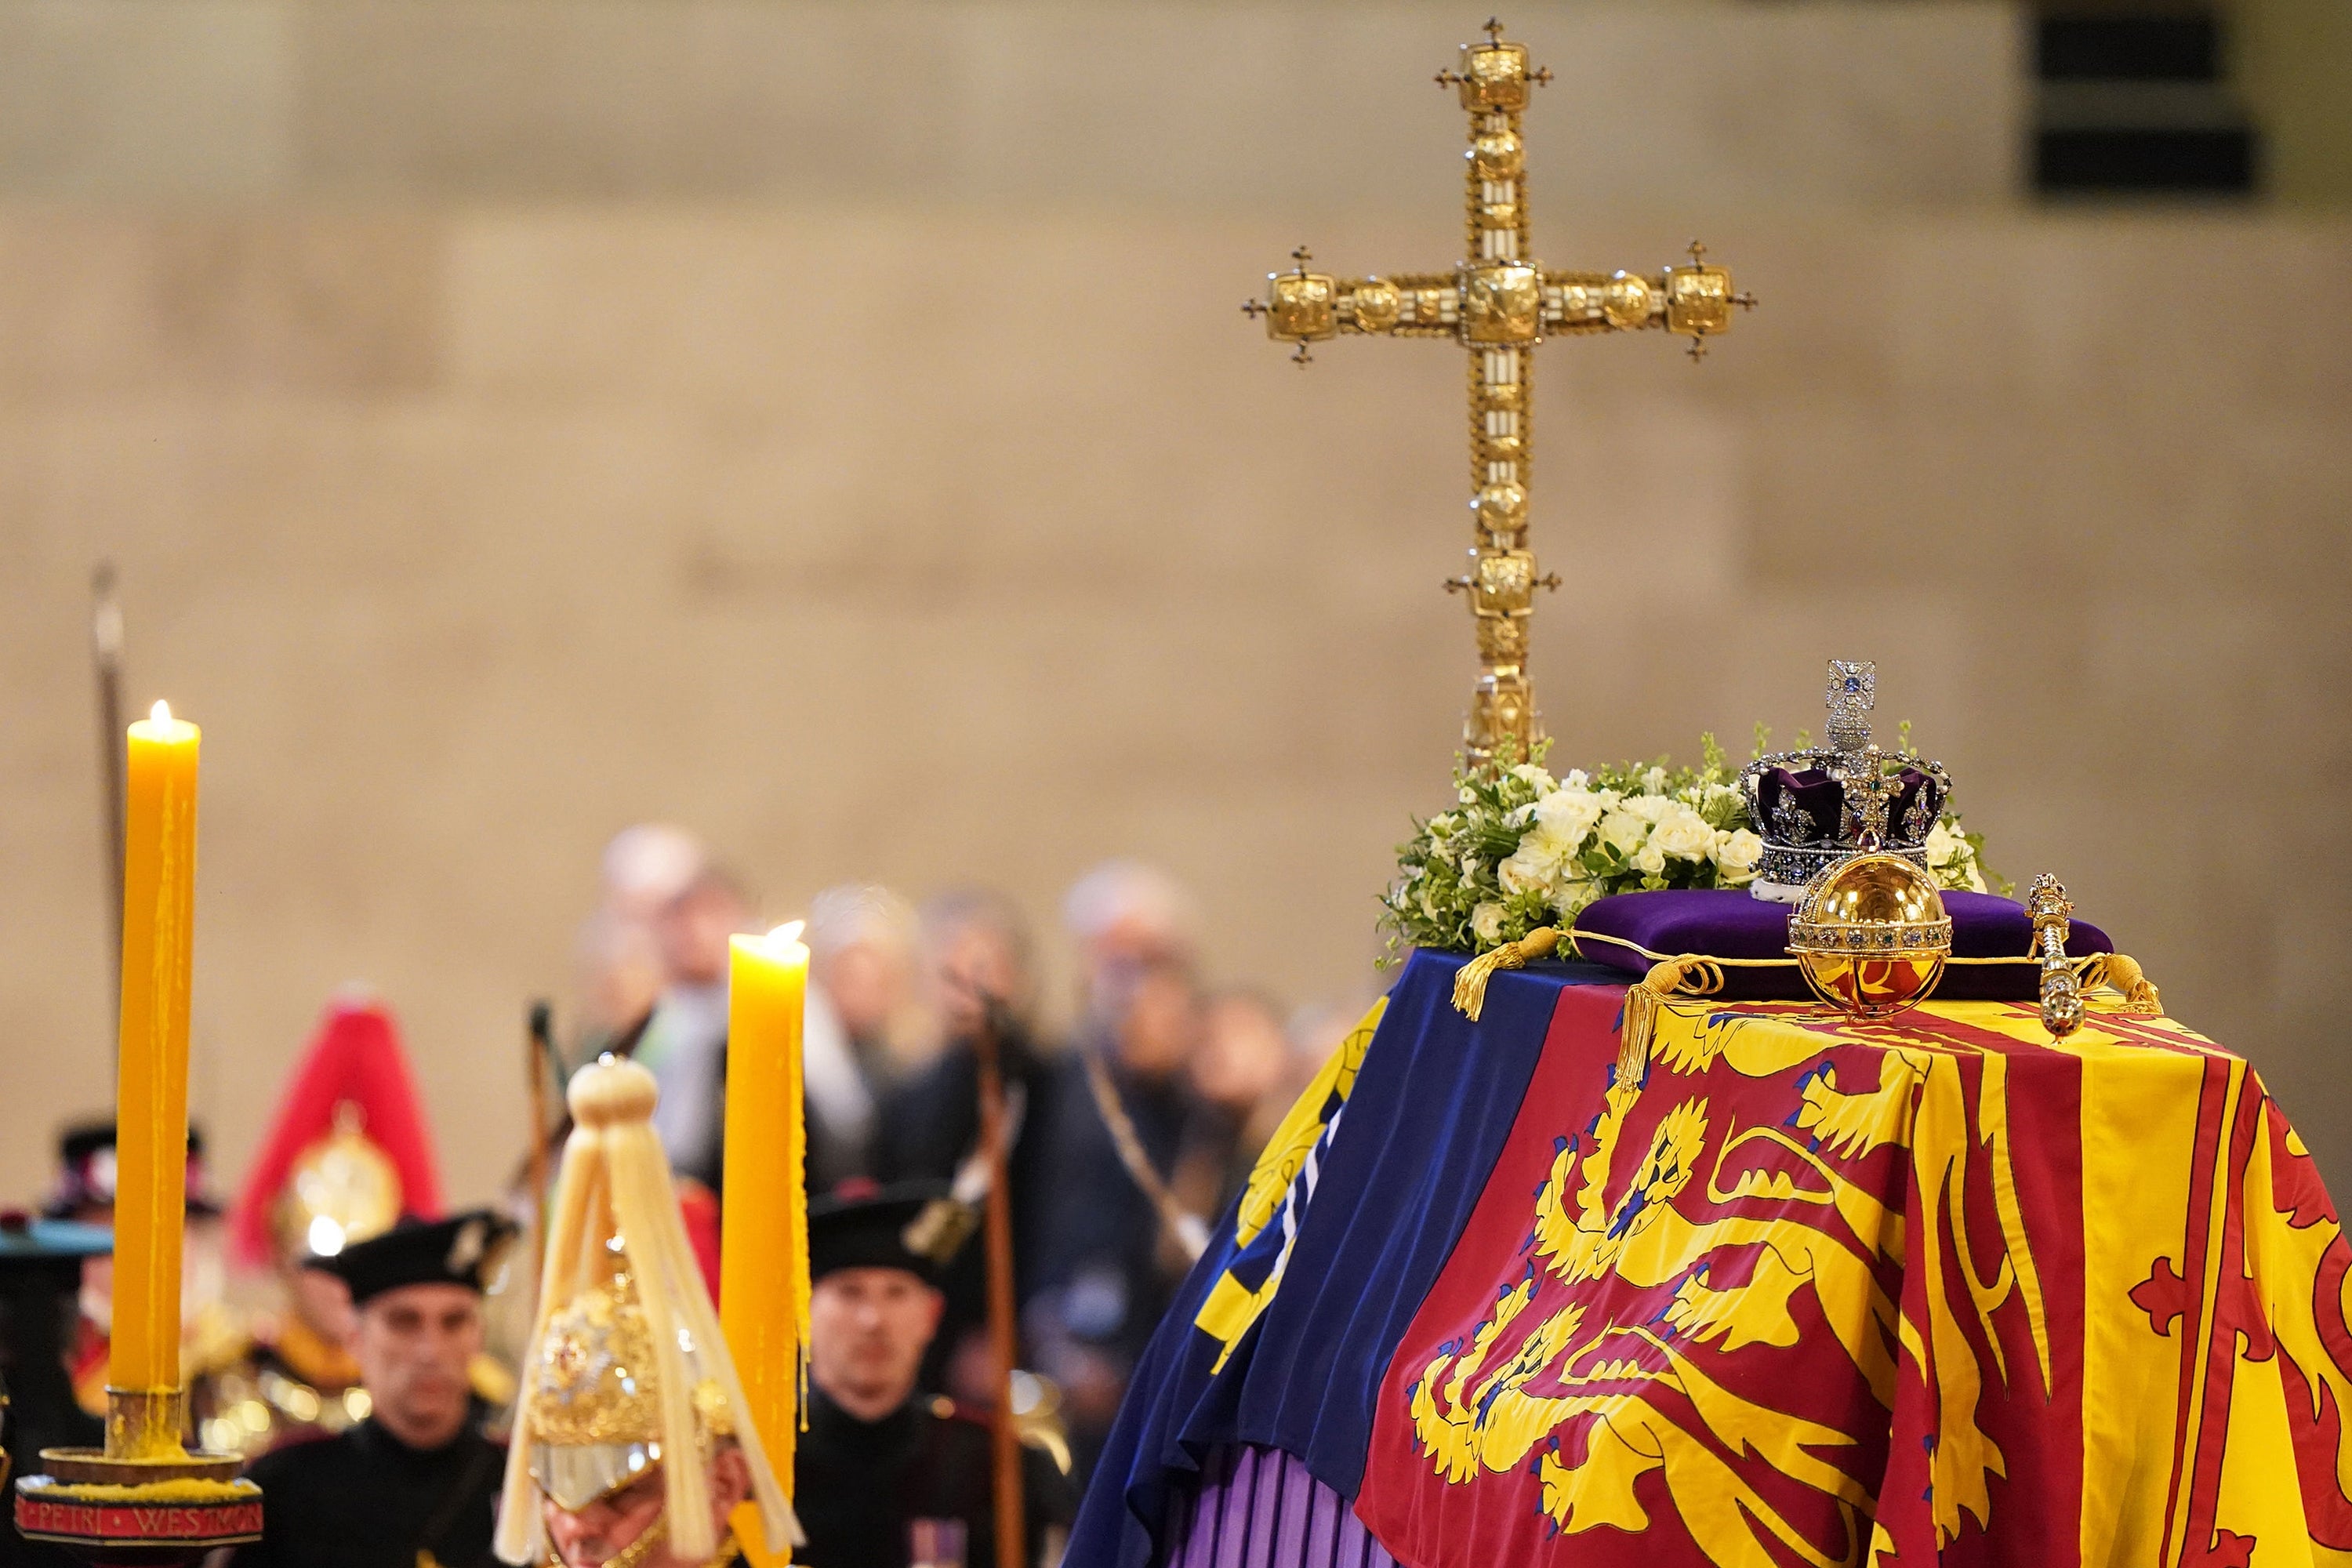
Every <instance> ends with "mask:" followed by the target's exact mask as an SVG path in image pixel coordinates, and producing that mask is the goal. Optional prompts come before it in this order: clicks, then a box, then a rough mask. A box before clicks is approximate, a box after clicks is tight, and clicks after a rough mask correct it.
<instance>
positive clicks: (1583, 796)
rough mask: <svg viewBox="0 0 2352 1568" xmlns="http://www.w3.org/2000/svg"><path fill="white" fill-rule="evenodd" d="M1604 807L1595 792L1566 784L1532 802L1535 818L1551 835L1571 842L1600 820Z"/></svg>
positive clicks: (1572, 843)
mask: <svg viewBox="0 0 2352 1568" xmlns="http://www.w3.org/2000/svg"><path fill="white" fill-rule="evenodd" d="M1570 776H1571V777H1573V776H1574V775H1573V774H1571V775H1570ZM1605 809H1606V807H1605V806H1604V805H1602V804H1601V797H1600V796H1599V795H1595V794H1593V793H1592V792H1591V790H1588V789H1578V788H1576V787H1575V786H1574V785H1570V787H1569V788H1567V789H1563V790H1558V791H1555V792H1554V793H1552V794H1550V795H1546V796H1544V797H1543V798H1542V799H1541V800H1539V801H1538V802H1536V820H1537V821H1538V822H1539V823H1541V824H1543V830H1544V831H1545V832H1546V833H1547V834H1549V835H1550V836H1551V837H1553V838H1556V839H1558V840H1559V841H1561V842H1563V843H1566V844H1568V845H1570V846H1574V845H1578V844H1581V843H1583V842H1584V836H1585V835H1586V834H1588V833H1590V832H1591V831H1592V825H1593V824H1594V823H1596V822H1599V821H1600V820H1601V812H1602V811H1603V810H1605Z"/></svg>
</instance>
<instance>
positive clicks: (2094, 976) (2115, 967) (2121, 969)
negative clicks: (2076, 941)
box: [2083, 952, 2164, 1016]
mask: <svg viewBox="0 0 2352 1568" xmlns="http://www.w3.org/2000/svg"><path fill="white" fill-rule="evenodd" d="M2083 984H2084V986H2085V987H2086V988H2088V987H2091V986H2096V985H2112V986H2114V987H2115V988H2116V990H2118V991H2120V992H2122V993H2123V994H2124V1011H2125V1012H2126V1013H2144V1014H2148V1015H2150V1016H2153V1015H2155V1014H2158V1013H2161V1012H2163V1011H2164V1003H2163V1000H2162V999H2161V998H2160V997H2158V995H2157V993H2156V985H2155V983H2154V982H2152V981H2150V980H2149V979H2148V977H2147V971H2146V970H2144V969H2142V968H2141V967H2140V966H2139V960H2137V959H2136V958H2133V957H2131V956H2130V955H2129V954H2127V953H2121V952H2103V953H2100V954H2099V955H2098V956H2097V957H2096V958H2095V959H2093V960H2092V961H2091V964H2090V968H2089V971H2088V973H2085V974H2084V976H2083Z"/></svg>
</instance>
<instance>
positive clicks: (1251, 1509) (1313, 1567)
mask: <svg viewBox="0 0 2352 1568" xmlns="http://www.w3.org/2000/svg"><path fill="white" fill-rule="evenodd" d="M1162 1539H1163V1540H1164V1541H1165V1542H1167V1554H1166V1555H1165V1556H1164V1557H1163V1558H1162V1559H1161V1563H1162V1564H1163V1568H1396V1559H1395V1558H1393V1557H1391V1556H1390V1555H1389V1554H1388V1553H1387V1552H1384V1551H1382V1550H1381V1544H1380V1542H1377V1541H1374V1540H1373V1539H1372V1538H1371V1536H1370V1533H1369V1532H1367V1531H1365V1529H1364V1527H1363V1525H1362V1523H1361V1522H1360V1521H1358V1520H1357V1518H1356V1514H1355V1510H1353V1509H1351V1508H1350V1507H1349V1505H1348V1500H1347V1499H1346V1498H1343V1497H1341V1496H1340V1495H1339V1493H1338V1492H1335V1491H1333V1490H1332V1489H1330V1488H1329V1487H1327V1486H1325V1485H1324V1484H1323V1483H1322V1482H1321V1481H1318V1480H1317V1479H1315V1478H1314V1477H1313V1476H1312V1475H1310V1474H1308V1473H1307V1466H1306V1464H1305V1462H1304V1461H1302V1460H1300V1459H1297V1458H1294V1457H1293V1456H1291V1455H1289V1454H1286V1453H1284V1452H1283V1451H1282V1450H1281V1449H1279V1448H1262V1447H1257V1446H1256V1445H1255V1444H1251V1443H1236V1444H1233V1445H1230V1446H1228V1447H1222V1448H1218V1449H1216V1450H1215V1451H1213V1453H1211V1454H1210V1455H1209V1457H1208V1458H1207V1460H1206V1461H1205V1462H1204V1463H1203V1464H1202V1467H1201V1479H1200V1484H1199V1486H1197V1487H1195V1488H1191V1489H1186V1490H1183V1491H1180V1492H1178V1493H1176V1494H1175V1496H1174V1497H1173V1498H1172V1499H1171V1500H1170V1504H1169V1521H1168V1529H1167V1531H1165V1532H1164V1534H1163V1536H1162Z"/></svg>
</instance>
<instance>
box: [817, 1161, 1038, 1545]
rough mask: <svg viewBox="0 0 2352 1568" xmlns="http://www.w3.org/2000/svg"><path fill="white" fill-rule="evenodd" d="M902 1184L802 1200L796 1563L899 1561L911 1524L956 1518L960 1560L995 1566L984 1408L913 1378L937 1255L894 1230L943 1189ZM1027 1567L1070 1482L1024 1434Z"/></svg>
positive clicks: (933, 1327)
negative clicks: (804, 1542) (925, 1388)
mask: <svg viewBox="0 0 2352 1568" xmlns="http://www.w3.org/2000/svg"><path fill="white" fill-rule="evenodd" d="M943 1191H944V1189H943V1188H940V1187H935V1186H928V1185H925V1186H915V1185H908V1186H901V1187H894V1188H891V1189H889V1190H888V1191H887V1192H875V1193H871V1194H861V1195H856V1196H836V1197H832V1198H824V1199H819V1200H817V1201H816V1202H814V1203H812V1204H811V1205H809V1272H810V1275H811V1277H812V1279H814V1283H815V1296H814V1300H813V1301H812V1303H811V1310H810V1325H809V1326H810V1346H809V1429H808V1431H807V1432H806V1433H805V1434H803V1436H802V1437H801V1441H800V1448H799V1452H798V1454H797V1455H796V1457H795V1462H794V1466H793V1475H794V1479H795V1481H796V1483H797V1484H796V1485H795V1486H794V1487H793V1506H794V1508H795V1509H797V1510H798V1511H799V1513H800V1520H801V1528H802V1529H803V1530H804V1531H807V1532H808V1546H807V1549H806V1550H805V1551H804V1552H800V1553H798V1554H796V1555H795V1557H794V1559H793V1561H794V1562H796V1563H806V1564H807V1565H808V1568H908V1563H910V1562H911V1561H912V1557H911V1552H910V1542H911V1541H912V1538H913V1531H914V1530H915V1528H916V1526H917V1525H918V1524H923V1523H927V1522H928V1523H929V1524H932V1525H936V1524H937V1523H939V1522H941V1521H947V1522H954V1523H961V1525H962V1526H963V1531H964V1555H963V1561H964V1563H965V1564H966V1565H967V1568H1000V1565H999V1564H998V1563H997V1561H996V1510H995V1503H994V1491H993V1481H992V1468H991V1462H992V1461H991V1451H990V1447H989V1428H988V1422H987V1419H986V1417H985V1416H984V1415H980V1414H978V1413H976V1412H971V1411H966V1410H963V1409H961V1408H960V1407H958V1406H957V1405H954V1404H953V1403H952V1402H950V1401H949V1400H946V1399H940V1398H932V1397H927V1396H925V1395H924V1394H920V1393H919V1392H918V1391H917V1389H916V1385H915V1380H916V1374H917V1373H918V1371H919V1368H920V1367H921V1365H922V1361H923V1352H924V1351H925V1350H926V1349H927V1348H928V1347H929V1344H930V1342H931V1336H932V1335H933V1334H934V1333H935V1332H937V1331H938V1329H939V1324H940V1310H941V1307H942V1301H941V1299H940V1291H939V1288H938V1283H937V1266H936V1265H935V1264H933V1263H932V1261H931V1260H930V1259H929V1258H927V1257H924V1256H922V1255H920V1254H919V1253H917V1252H915V1251H914V1250H912V1249H911V1248H909V1247H908V1245H907V1241H906V1234H905V1233H906V1230H907V1227H908V1225H910V1224H911V1223H913V1221H914V1220H915V1218H916V1216H917V1215H919V1214H921V1213H922V1211H923V1209H924V1208H925V1207H926V1206H927V1205H929V1203H930V1202H931V1201H933V1200H934V1199H935V1198H936V1197H938V1196H939V1195H940V1194H941V1193H942V1192H943ZM1021 1458H1022V1482H1023V1492H1024V1499H1025V1501H1024V1506H1023V1513H1024V1517H1025V1520H1026V1522H1027V1530H1028V1546H1027V1550H1026V1551H1025V1552H1024V1557H1025V1559H1026V1561H1025V1562H1024V1563H1020V1564H1003V1565H1001V1568H1031V1565H1033V1564H1034V1563H1037V1562H1038V1561H1039V1560H1040V1557H1041V1555H1042V1554H1043V1553H1044V1552H1045V1551H1046V1550H1047V1542H1048V1539H1049V1537H1055V1536H1058V1535H1062V1534H1066V1532H1067V1531H1068V1528H1069V1523H1070V1520H1071V1517H1072V1515H1073V1513H1074V1512H1075V1507H1074V1499H1073V1498H1072V1496H1071V1489H1070V1486H1069V1483H1068V1482H1067V1480H1066V1479H1064V1478H1063V1476H1062V1475H1061V1473H1060V1471H1059V1470H1057V1469H1056V1468H1055V1466H1054V1464H1053V1463H1052V1461H1051V1460H1049V1459H1048V1458H1046V1457H1045V1455H1044V1454H1041V1453H1038V1452H1036V1451H1034V1449H1029V1448H1024V1449H1023V1450H1022V1453H1021Z"/></svg>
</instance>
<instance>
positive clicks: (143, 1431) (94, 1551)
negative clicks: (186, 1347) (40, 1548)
mask: <svg viewBox="0 0 2352 1568" xmlns="http://www.w3.org/2000/svg"><path fill="white" fill-rule="evenodd" d="M187 1414H188V1395H187V1391H186V1390H185V1389H179V1388H170V1389H163V1390H160V1391H155V1392H151V1393H134V1392H132V1391H131V1390H128V1389H121V1388H110V1389H108V1390H107V1391H106V1447H103V1448H44V1449H42V1450H41V1467H42V1473H41V1474H38V1475H31V1476H26V1477H25V1478H24V1479H21V1480H19V1481H18V1482H17V1483H16V1529H17V1531H18V1532H19V1533H20V1534H22V1535H24V1536H25V1537H26V1539H27V1540H30V1541H45V1542H50V1543H51V1544H53V1545H57V1546H62V1547H64V1548H66V1549H67V1550H68V1551H69V1552H72V1553H73V1554H74V1555H75V1556H77V1557H79V1558H81V1559H82V1560H83V1561H84V1562H87V1563H96V1564H98V1565H99V1568H133V1565H145V1568H161V1565H164V1564H183V1563H184V1564H194V1563H197V1562H198V1561H200V1560H201V1559H202V1558H203V1557H204V1555H205V1553H206V1552H210V1551H212V1550H213V1549H214V1548H215V1547H216V1546H234V1545H236V1544H237V1543H239V1542H247V1541H258V1540H259V1539H261V1489H260V1488H259V1487H257V1486H256V1485H254V1484H253V1483H252V1482H251V1481H248V1480H246V1479H242V1478H240V1477H239V1476H238V1475H237V1473H236V1471H237V1466H238V1463H239V1461H238V1459H237V1458H236V1456H235V1455H233V1454H208V1453H205V1452H203V1451H201V1450H197V1451H191V1450H189V1449H188V1448H185V1447H183V1446H182V1445H181V1442H180V1434H181V1432H182V1431H183V1430H184V1427H185V1426H186V1422H187Z"/></svg>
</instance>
